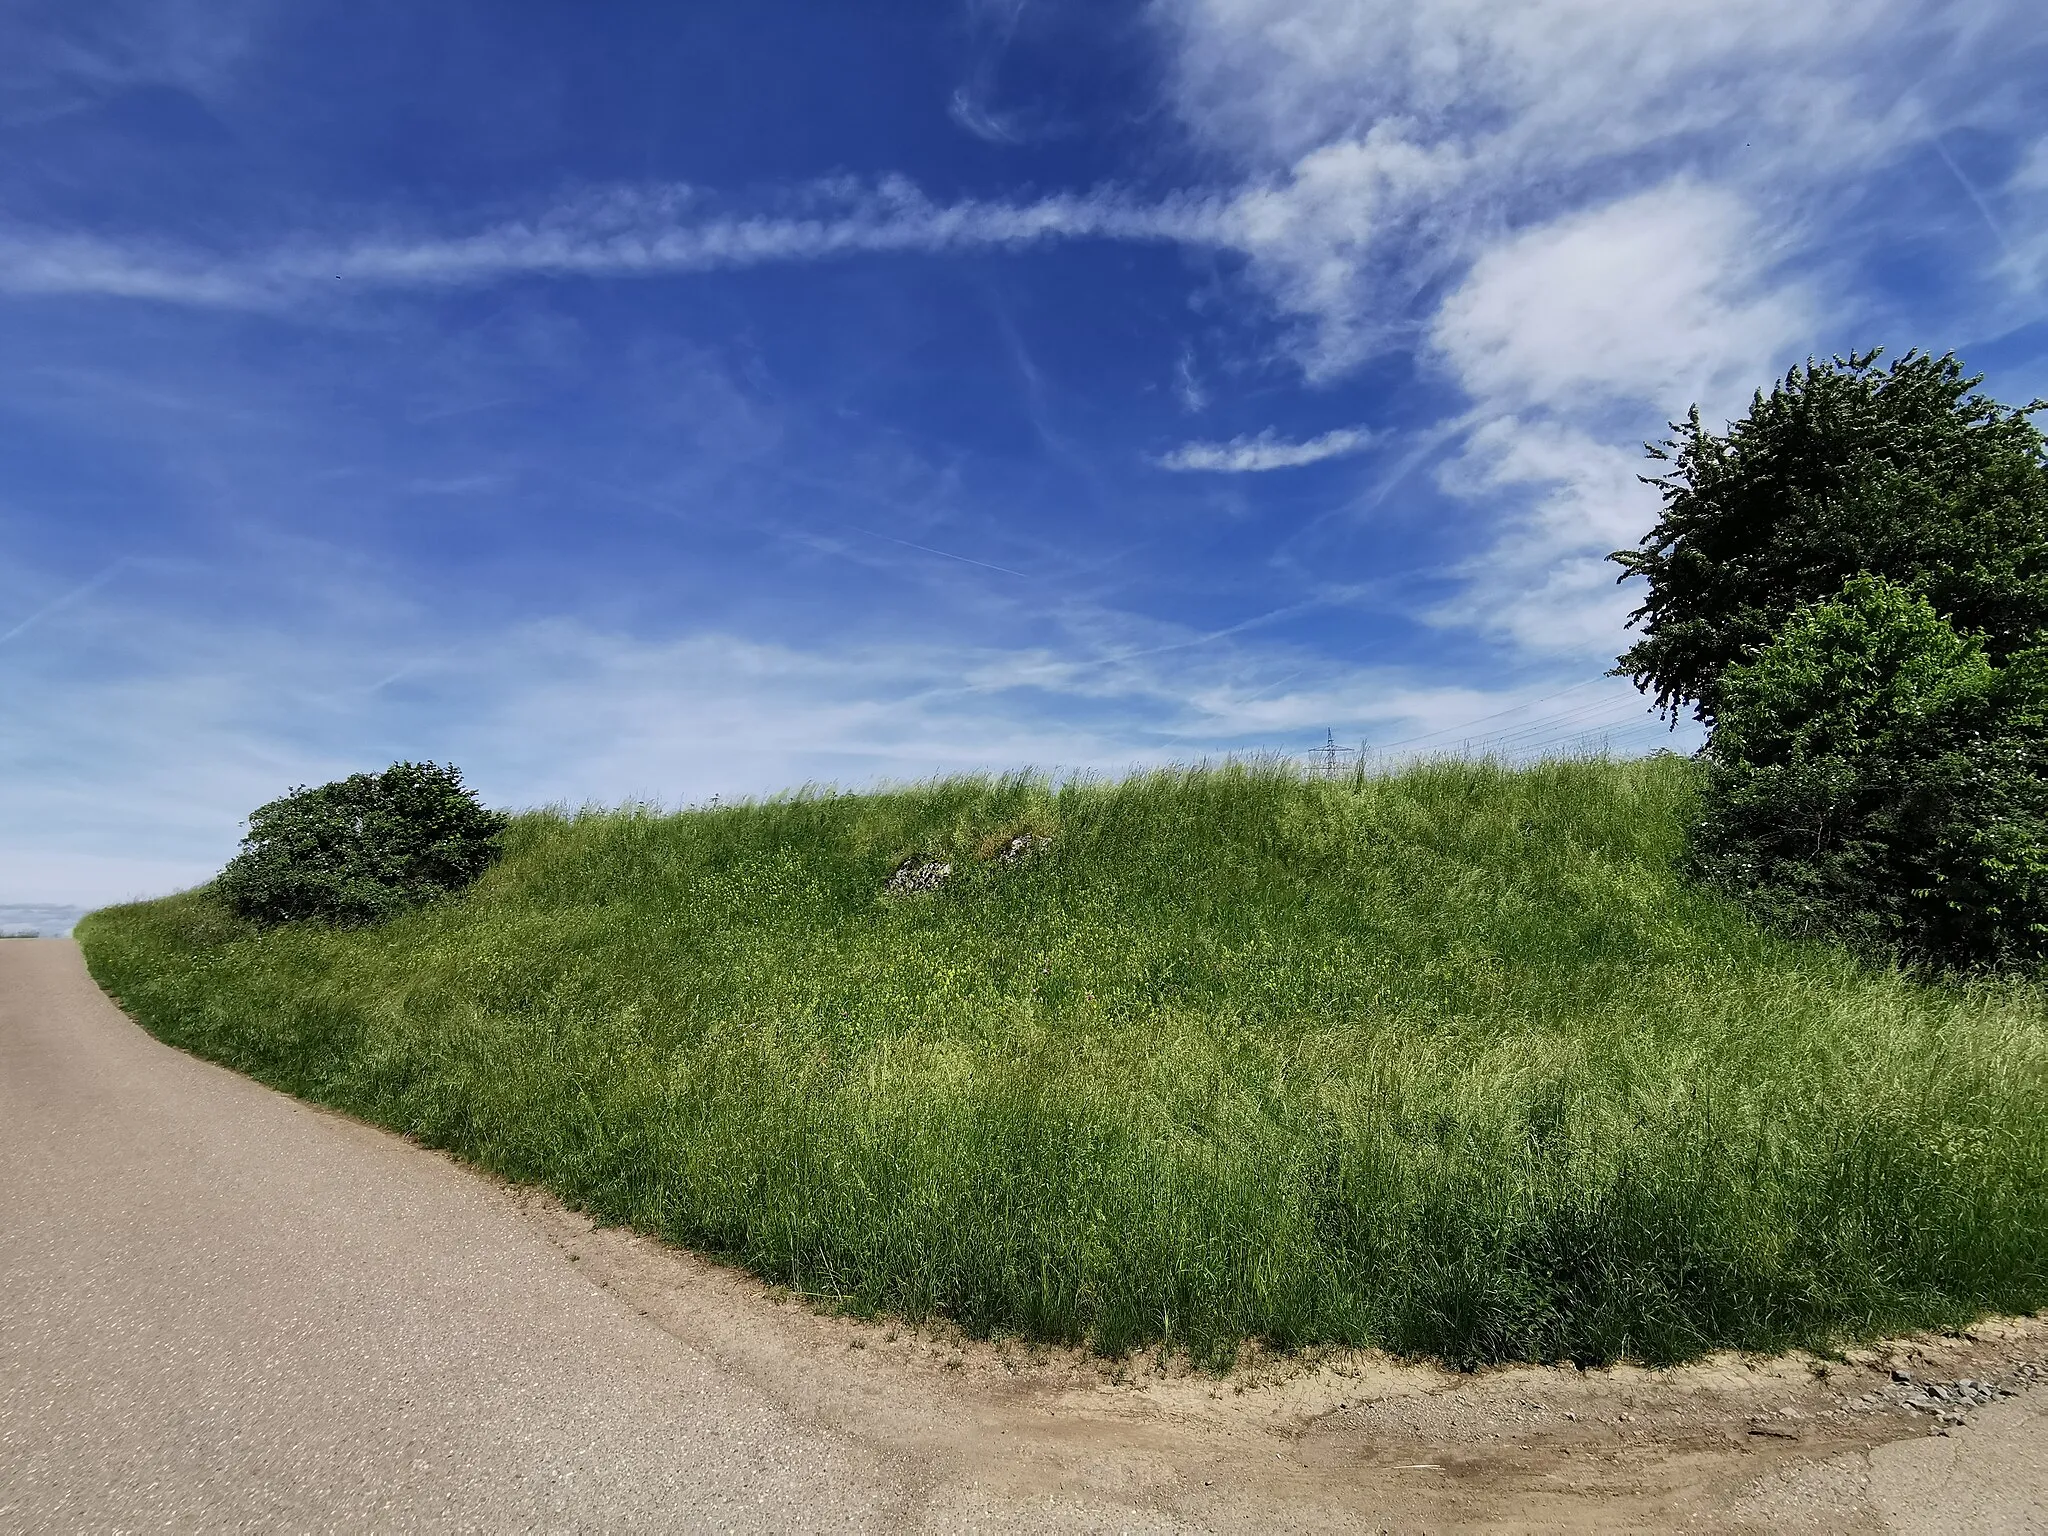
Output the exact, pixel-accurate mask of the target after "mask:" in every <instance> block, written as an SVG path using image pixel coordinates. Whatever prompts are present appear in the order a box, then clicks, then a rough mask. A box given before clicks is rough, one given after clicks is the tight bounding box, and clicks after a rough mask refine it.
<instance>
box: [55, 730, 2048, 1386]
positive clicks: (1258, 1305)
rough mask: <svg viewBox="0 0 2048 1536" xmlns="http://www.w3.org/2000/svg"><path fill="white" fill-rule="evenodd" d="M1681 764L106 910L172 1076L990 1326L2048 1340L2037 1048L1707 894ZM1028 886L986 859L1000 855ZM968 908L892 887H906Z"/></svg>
mask: <svg viewBox="0 0 2048 1536" xmlns="http://www.w3.org/2000/svg"><path fill="white" fill-rule="evenodd" d="M1691 796H1692V780H1691V768H1690V765H1689V764H1687V763H1686V762H1684V761H1683V760H1678V759H1653V760H1649V761H1640V762H1626V763H1621V762H1574V763H1566V762H1559V763H1549V764H1545V765H1542V766H1538V767H1532V768H1521V769H1510V768H1507V767H1503V766H1496V765H1488V764H1476V763H1439V764H1432V765H1426V766H1422V767H1417V768H1414V769H1412V770H1409V771H1406V772H1403V773H1400V774H1398V775H1391V776H1385V777H1371V776H1361V777H1357V778H1354V779H1352V780H1350V781H1348V782H1347V781H1338V782H1323V781H1313V780H1305V779H1303V778H1300V777H1298V776H1296V775H1293V774H1291V773H1288V772H1284V771H1280V770H1277V769H1268V768H1258V767H1242V766H1240V767H1229V768H1223V769H1217V770H1211V771H1193V772H1170V773H1158V774H1151V775H1147V776H1143V777H1139V778H1134V779H1131V780H1128V781H1125V782H1122V783H1116V784H1064V785H1049V784H1047V783H1045V782H1043V781H1041V780H1038V779H1034V778H1029V777H1016V778H1007V779H999V780H982V779H969V780H954V781H948V782H942V783H936V784H932V785H928V786H923V787H918V788H913V789H906V790H900V791H895V792H889V793H881V794H869V795H827V794H815V795H799V796H794V797H791V798H787V799H782V800H777V801H774V802H771V803H767V804H758V805H745V806H738V807H733V808H729V809H724V810H712V811H695V812H689V813H685V814H680V815H657V814H653V813H647V812H639V811H631V810H628V811H618V812H604V813H595V812H586V813H582V814H577V815H571V816H564V815H557V814H551V813H548V814H534V815H528V816H525V817H522V818H521V819H520V820H519V821H518V822H517V823H516V824H515V826H514V828H513V831H512V833H511V837H510V851H509V853H508V855H507V857H506V858H505V859H504V861H503V862H502V863H501V864H500V865H498V866H497V867H496V868H495V869H493V870H492V871H491V872H490V873H489V874H488V875H487V876H486V877H485V878H484V880H483V881H482V882H481V883H480V884H479V885H477V886H476V887H475V888H474V889H473V890H472V891H471V892H470V893H469V894H468V895H467V896H465V897H463V898H461V899H458V900H453V901H449V902H446V903H444V904H442V905H439V906H436V907H433V908H429V909H426V910H423V911H420V912H417V913H414V914H412V915H410V916H407V917H404V918H401V919H399V920H396V921H394V922H391V923H389V924H387V925H385V926H382V927H379V928H375V929H369V930H358V931H353V932H337V931H333V930H329V929H324V928H320V927H311V926H301V927H287V928H282V929H276V930H272V931H269V932H262V933H259V932H256V931H253V930H251V929H249V928H247V927H244V926H242V925H241V924H240V923H238V922H237V921H236V920H235V919H233V918H232V917H231V916H230V915H229V914H228V913H227V912H226V911H225V910H224V909H223V908H222V907H221V906H220V905H219V904H218V903H217V902H216V901H215V900H214V899H213V898H212V897H211V896H210V895H208V894H207V893H206V892H205V891H203V890H202V891H198V892H193V893H189V894H186V895H183V896H177V897H173V898H170V899H168V900H165V901H159V902H152V903H146V904H142V905H137V906H129V907H120V908H114V909H110V910H108V911H105V912H101V913H98V914H96V915H94V916H93V917H91V918H89V919H88V920H87V921H86V922H85V923H84V924H82V925H81V927H80V930H79V934H80V939H81V942H82V943H83V944H84V946H85V951H86V955H87V958H88V960H89V962H90V964H91V966H92V969H93V972H94V974H95V976H97V977H98V978H99V980H100V981H101V982H102V984H104V985H105V986H106V987H107V989H108V990H109V991H110V992H111V993H113V994H114V995H115V996H116V997H117V998H119V999H120V1000H121V1001H122V1002H123V1003H124V1004H125V1005H126V1006H127V1007H128V1008H129V1009H130V1010H131V1011H132V1012H133V1013H134V1014H135V1015H136V1016H137V1017H138V1018H139V1019H140V1020H141V1021H142V1022H143V1023H144V1024H145V1025H146V1026H147V1027H148V1028H150V1029H151V1030H153V1031H154V1032H156V1033H157V1034H158V1035H160V1036H161V1037H162V1038H164V1039H166V1040H168V1041H171V1042H173V1043H174V1044H177V1045H180V1046H183V1047H185V1048H187V1049H190V1050H193V1051H196V1052H198V1053H199V1054H201V1055H205V1056H209V1057H212V1058H215V1059H217V1060H220V1061H223V1062H226V1063H228V1064H230V1065H232V1066H235V1067H238V1068H240V1069H242V1070H243V1071H246V1072H249V1073H251V1074H253V1075H254V1076H256V1077H259V1078H261V1079H263V1080H264V1081H266V1082H270V1083H273V1084H275V1085H277V1086H278V1087H280V1088H283V1089H286V1090H287V1091H289V1092H292V1093H296V1094H300V1095H302V1096H304V1097H306V1098H309V1099H314V1100H318V1101H320V1102H322V1103H326V1104H331V1105H334V1106H337V1107H339V1108H342V1109H346V1110H348V1111H351V1112H353V1113H355V1114H358V1115H361V1116H364V1117H366V1118H368V1119H371V1120H374V1121H378V1122H381V1123H383V1124H385V1125H389V1126H392V1127H394V1128H396V1129H399V1130H402V1131H404V1132H407V1133H408V1134H411V1135H413V1136H416V1137H418V1138H420V1139H421V1140H423V1141H426V1142H428V1143H431V1144H433V1145H436V1146H442V1147H446V1148H449V1149H451V1150H453V1151H455V1152H457V1153H459V1154H460V1155H462V1156H464V1157H466V1158H469V1159H472V1160H473V1161H475V1162H476V1163H478V1164H481V1165H482V1166H484V1167H487V1168H489V1169H492V1170H494V1171H496V1172H498V1173H500V1174H503V1175H505V1176H507V1177H510V1178H512V1179H517V1180H522V1181H529V1182H532V1183H536V1184H540V1185H545V1186H547V1187H548V1188H550V1189H552V1190H554V1191H556V1192H557V1193H559V1194H560V1195H562V1196H564V1197H565V1198H567V1199H568V1200H570V1201H572V1202H574V1203H576V1204H578V1205H581V1206H583V1207H585V1208H586V1209H588V1210H590V1211H591V1212H592V1213H594V1214H595V1215H597V1216H598V1217H600V1218H602V1219H605V1220H611V1221H620V1222H629V1223H631V1224H633V1225H635V1226H637V1227H640V1228H642V1229H644V1230H646V1231H649V1232H652V1233H656V1234H659V1235H660V1236H662V1237H665V1238H668V1239H670V1240H672V1241H675V1242H677V1243H682V1244H687V1245H689V1246H691V1247H695V1248H699V1249H705V1250H709V1251H711V1252H714V1253H717V1254H720V1255H724V1256H727V1257H730V1258H733V1259H736V1260H738V1261H740V1262H742V1263H744V1264H746V1265H748V1266H750V1267H751V1268H753V1269H755V1270H757V1271H759V1272H760V1273H761V1274H763V1275H766V1276H770V1277H773V1278H774V1279H776V1280H779V1281H782V1282H785V1283H787V1284H789V1285H792V1286H795V1287H798V1288H800V1289H802V1290H804V1291H806V1292H811V1293H821V1294H823V1295H826V1296H830V1297H834V1298H839V1299H841V1300H843V1301H844V1302H845V1303H846V1304H848V1305H850V1306H853V1307H855V1308H859V1309H879V1310H885V1311H889V1312H893V1313H902V1314H909V1315H912V1316H922V1315H929V1314H932V1313H942V1314H945V1315H948V1316H951V1317H953V1318H956V1319H958V1320H959V1321H960V1322H961V1323H963V1324H965V1325H966V1326H967V1327H969V1328H970V1329H975V1330H986V1331H992V1332H1011V1333H1021V1334H1026V1335H1031V1336H1036V1337H1041V1338H1050V1339H1056V1340H1071V1341H1086V1342H1089V1343H1091V1344H1093V1345H1094V1346H1096V1347H1099V1348H1101V1349H1104V1350H1109V1351H1116V1350H1121V1349H1124V1348H1127V1347H1130V1346H1134V1345H1138V1344H1141V1343H1148V1342H1156V1341H1164V1342H1166V1343H1168V1344H1171V1345H1177V1346H1183V1347H1185V1348H1187V1349H1189V1350H1191V1351H1192V1352H1194V1353H1195V1354H1196V1355H1197V1356H1200V1357H1203V1358H1207V1359H1220V1358H1223V1357H1226V1356H1228V1355H1229V1354H1230V1352H1231V1351H1232V1350H1233V1349H1234V1348H1235V1347H1236V1346H1237V1345H1238V1344H1239V1343H1240V1342H1241V1341H1243V1340H1246V1339H1253V1338H1255V1339H1263V1340H1266V1341H1269V1342H1271V1343H1274V1344H1278V1345H1281V1346H1299V1345H1310V1344H1320V1343H1339V1342H1341V1343H1351V1344H1374V1345H1381V1346H1384V1347H1387V1348H1389V1349H1393V1350H1396V1351H1401V1352H1411V1353H1422V1354H1433V1355H1438V1356H1441V1357H1443V1358H1445V1359H1448V1360H1450V1361H1453V1362H1458V1363H1477V1362H1484V1361H1494V1360H1508V1359H1536V1360H1552V1359H1572V1360H1579V1361H1595V1360H1607V1359H1612V1358H1615V1357H1618V1356H1631V1357H1634V1358H1638V1359H1642V1360H1647V1361H1669V1360H1676V1359H1680V1358H1683V1357H1686V1356H1690V1355H1694V1354H1697V1353H1699V1352H1701V1351H1704V1350H1707V1349H1710V1348H1714V1347H1720V1346H1728V1345H1737V1346H1749V1347H1766V1348H1767V1347H1777V1346H1783V1345H1788V1344H1792V1343H1809V1344H1813V1343H1826V1342H1829V1341H1835V1340H1841V1339H1846V1338H1849V1337H1853V1336H1859V1335H1870V1334H1873V1333H1878V1332H1883V1331H1890V1330H1898V1329H1904V1328H1909V1327H1921V1326H1931V1325H1942V1324H1951V1323H1955V1322H1959V1321H1961V1320H1963V1319H1965V1318H1968V1317H1971V1316H1974V1315H1978V1314H1981V1313H1982V1312H1985V1311H1988V1310H2032V1309H2033V1308H2035V1307H2037V1306H2040V1305H2041V1304H2043V1303H2044V1302H2048V1119H2044V1115H2043V1108H2044V1104H2048V1016H2044V1009H2043V997H2042V993H2041V992H2040V991H2038V990H2037V989H2036V988H2034V987H2033V986H2031V985H2024V984H2020V983H2012V982H2008V983H2003V984H1995V985H1994V984H1979V985H1976V986H1961V985H1956V984H1941V985H1929V984H1924V983H1922V982H1919V981H1916V980H1914V979H1912V978H1910V977H1908V976H1905V975H1902V974H1899V973H1897V972H1892V971H1886V970H1881V969H1873V968H1871V967H1870V966H1869V965H1867V964H1865V963H1862V962H1859V961H1858V960H1857V959H1855V958H1854V957H1852V956H1851V955H1849V954H1848V953H1846V952H1844V951H1841V950H1837V949H1833V948H1829V947H1824V946H1820V945H1815V944H1798V943H1792V942H1787V941H1783V940H1779V939H1775V938H1773V937H1770V936H1768V935H1766V934H1764V933H1762V932H1760V931H1758V930H1757V929H1755V928H1754V927H1752V926H1751V925H1750V924H1749V923H1747V922H1746V921H1745V920H1744V918H1743V917H1742V915H1741V914H1740V913H1739V912H1738V911H1737V910H1736V909H1735V908H1734V907H1732V906H1730V905H1728V904H1726V903H1724V902H1722V901H1720V900H1718V899H1716V898H1713V897H1710V896H1707V895H1705V894H1702V893H1701V892H1699V891H1696V890H1694V889H1691V888H1689V887H1688V886H1687V885H1685V884H1684V883H1683V882H1682V881H1681V880H1680V878H1679V877H1678V876H1677V874H1676V872H1675V868H1674V859H1675V856H1676V854H1677V853H1678V850H1679V845H1680V842H1681V839H1682V835H1683V833H1682V829H1683V826H1684V824H1685V820H1686V817H1687V815H1688V814H1689V807H1690V804H1691ZM1020 830H1021V831H1031V832H1035V833H1038V834H1041V835H1044V836H1047V837H1050V839H1051V842H1050V845H1049V846H1047V847H1045V848H1044V849H1042V850H1041V851H1040V852H1038V853H1037V854H1035V855H1034V856H1032V857H1029V858H1027V859H1024V860H1021V861H1018V862H1015V863H1004V862H1002V861H1000V860H995V859H991V858H989V857H988V855H989V854H990V853H991V852H992V850H993V849H994V848H995V847H997V846H998V845H999V844H1000V843H1001V841H1002V840H1003V839H1004V838H1005V837H1008V836H1010V835H1013V834H1014V833H1016V832H1018V831H1020ZM924 854H930V855H943V856H947V857H950V858H951V859H952V860H953V862H954V864H955V870H956V873H955V875H954V877H953V879H952V880H951V881H950V882H949V883H948V884H947V886H946V887H945V888H944V889H942V890H940V891H939V892H937V893H935V894H931V895H925V896H915V897H908V898H891V897H887V896H885V895H884V894H883V887H884V884H885V882H886V880H887V878H888V876H889V874H890V872H891V870H892V869H893V868H894V867H895V866H896V864H897V863H898V861H899V860H901V859H903V858H904V857H906V856H911V855H924Z"/></svg>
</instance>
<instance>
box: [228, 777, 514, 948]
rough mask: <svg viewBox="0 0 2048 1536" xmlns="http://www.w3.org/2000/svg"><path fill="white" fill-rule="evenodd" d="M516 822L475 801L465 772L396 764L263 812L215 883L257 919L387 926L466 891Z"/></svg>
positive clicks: (294, 795) (298, 793)
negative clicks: (385, 923) (437, 900)
mask: <svg viewBox="0 0 2048 1536" xmlns="http://www.w3.org/2000/svg"><path fill="white" fill-rule="evenodd" d="M508 821H509V818H508V817H507V816H506V815H505V814H504V813H503V812H502V811H493V810H487V809H485V808H484V807H483V806H482V805H479V804H478V803H477V798H476V795H475V794H474V792H472V791H471V790H469V789H466V788H465V787H464V786H463V783H462V774H461V772H460V771H459V770H458V769H456V768H454V767H452V766H451V767H447V768H444V767H442V766H441V765H440V764H438V763H393V764H392V765H391V766H390V767H389V768H386V769H385V770H384V771H383V772H382V773H353V774H350V775H349V776H348V777H347V778H345V779H339V780H337V781H335V782H334V783H332V784H322V785H320V786H318V787H317V788H313V789H306V788H303V787H302V788H299V789H295V790H293V791H292V792H291V793H290V794H288V795H285V796H284V797H283V798H281V799H277V800H273V801H271V802H270V803H269V804H268V805H264V806H259V807H258V808H257V809H256V810H255V811H254V812H253V813H252V814H251V815H250V817H249V833H248V835H247V836H246V837H244V838H243V839H242V851H241V852H240V853H238V854H236V855H235V857H234V858H232V859H231V860H229V861H228V866H227V868H226V869H224V870H222V871H221V873H220V878H219V880H218V881H217V882H215V885H216V889H218V891H219V892H220V895H221V898H222V899H223V900H224V901H225V902H226V903H227V904H228V906H229V907H230V908H231V909H233V910H234V911H235V912H236V913H237V914H239V915H240V916H242V917H245V918H249V919H251V920H253V921H256V922H262V923H289V922H299V921H303V920H305V919H309V918H312V919H320V920H323V921H326V922H330V923H336V924H341V925H343V926H348V925H353V924H361V923H375V922H381V921H382V920H383V919H385V918H387V917H390V916H392V915H393V914H394V913H397V912H400V911H403V910H404V909H405V908H407V907H411V906H417V905H419V904H420V903H421V902H424V901H431V900H432V899H433V898H435V897H437V896H444V895H447V894H449V893H451V892H454V891H460V890H462V889H464V888H465V887H467V886H468V885H469V884H470V883H471V882H472V881H473V880H475V879H476V877H477V876H478V875H480V874H482V873H483V872H484V870H485V869H486V868H488V867H489V865H490V863H491V861H492V860H493V859H495V858H496V857H497V856H498V853H499V847H500V840H501V838H502V836H503V833H504V830H505V827H506V825H507V823H508Z"/></svg>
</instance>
